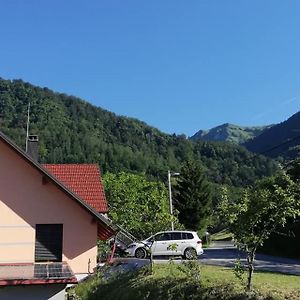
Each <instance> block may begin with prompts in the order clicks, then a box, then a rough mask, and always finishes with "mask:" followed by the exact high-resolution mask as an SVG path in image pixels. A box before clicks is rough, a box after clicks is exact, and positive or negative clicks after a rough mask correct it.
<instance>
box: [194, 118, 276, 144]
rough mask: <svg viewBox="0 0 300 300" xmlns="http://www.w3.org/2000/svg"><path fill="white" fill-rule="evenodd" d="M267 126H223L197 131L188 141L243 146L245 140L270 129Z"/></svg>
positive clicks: (269, 126) (227, 124)
mask: <svg viewBox="0 0 300 300" xmlns="http://www.w3.org/2000/svg"><path fill="white" fill-rule="evenodd" d="M271 127H272V125H268V126H256V127H243V126H238V125H234V124H229V123H226V124H223V125H220V126H217V127H214V128H211V129H209V130H199V131H198V132H197V133H195V134H194V135H193V136H192V137H190V140H193V141H199V140H200V141H223V142H231V143H234V144H243V143H245V142H246V141H247V140H249V139H252V138H254V137H256V136H259V135H260V134H261V133H263V132H264V131H265V130H266V129H269V128H271Z"/></svg>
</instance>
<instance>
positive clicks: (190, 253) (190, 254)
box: [184, 248, 197, 259]
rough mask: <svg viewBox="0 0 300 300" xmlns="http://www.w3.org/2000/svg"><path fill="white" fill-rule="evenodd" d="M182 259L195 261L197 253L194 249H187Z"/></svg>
mask: <svg viewBox="0 0 300 300" xmlns="http://www.w3.org/2000/svg"><path fill="white" fill-rule="evenodd" d="M184 257H185V258H186V259H196V258H197V252H196V250H195V249H194V248H187V249H185V251H184Z"/></svg>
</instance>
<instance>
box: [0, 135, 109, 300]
mask: <svg viewBox="0 0 300 300" xmlns="http://www.w3.org/2000/svg"><path fill="white" fill-rule="evenodd" d="M72 168H73V170H75V171H76V170H77V175H76V176H78V180H76V178H73V179H72V170H71V171H70V170H69V169H68V171H67V173H66V172H65V173H64V172H62V170H64V169H65V167H62V166H61V165H60V167H59V166H55V165H45V166H44V167H43V166H42V165H40V164H39V163H37V162H35V161H34V160H33V159H31V157H29V156H28V155H27V154H26V153H24V152H23V151H22V150H21V149H20V148H18V147H17V146H16V145H15V144H13V143H12V142H11V141H10V140H9V139H8V138H7V137H6V136H4V135H3V134H2V133H0V299H8V300H9V299H64V295H65V293H64V290H65V287H66V284H68V283H76V282H77V279H78V278H80V277H83V276H86V275H87V274H89V273H91V272H93V270H94V268H95V267H96V264H97V238H98V237H100V238H101V239H107V238H108V237H110V236H112V235H113V234H114V229H113V227H112V225H111V223H110V222H109V221H108V220H107V219H106V217H105V215H104V213H105V212H106V211H107V204H106V202H105V201H104V200H105V198H104V200H103V199H102V202H101V199H98V200H97V197H98V196H99V195H98V194H97V191H96V192H95V186H96V187H97V188H100V189H101V188H102V186H101V182H100V178H98V182H99V186H97V181H95V184H94V185H93V187H94V189H93V187H91V189H90V190H89V187H88V185H87V184H86V185H84V183H81V186H80V178H83V176H80V174H79V173H78V165H77V166H76V165H72V166H71V169H72ZM86 169H88V165H86ZM67 175H68V176H67ZM64 176H65V178H64ZM60 177H61V178H60ZM76 182H77V183H78V182H79V183H78V184H76ZM86 182H88V178H87V180H86ZM72 184H73V186H72ZM78 186H80V187H79V188H78ZM76 187H77V190H76ZM102 191H103V188H102ZM93 193H95V195H93ZM103 194H104V193H103ZM95 199H96V200H95ZM101 210H102V211H101ZM24 287H25V288H24ZM20 293H21V294H20ZM20 295H21V297H20Z"/></svg>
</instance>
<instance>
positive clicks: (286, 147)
mask: <svg viewBox="0 0 300 300" xmlns="http://www.w3.org/2000/svg"><path fill="white" fill-rule="evenodd" d="M245 146H246V148H247V149H249V150H250V151H253V152H257V153H262V154H264V155H267V156H270V157H278V156H282V157H284V158H287V159H291V158H295V157H297V156H299V154H300V152H299V151H300V112H297V113H296V114H294V115H293V116H291V117H290V118H289V119H288V120H286V121H284V122H282V123H280V124H278V125H275V126H273V127H272V128H270V129H269V130H267V131H265V132H264V133H262V134H261V135H260V136H258V137H256V138H254V139H253V140H250V141H248V142H246V143H245Z"/></svg>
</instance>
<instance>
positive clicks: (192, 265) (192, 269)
mask: <svg viewBox="0 0 300 300" xmlns="http://www.w3.org/2000/svg"><path fill="white" fill-rule="evenodd" d="M178 269H179V270H180V271H181V272H183V273H184V274H185V275H186V276H187V277H188V278H191V279H193V280H196V281H199V280H200V278H201V266H200V264H199V262H198V261H197V260H196V259H193V260H188V261H184V262H183V263H182V264H181V265H179V266H178Z"/></svg>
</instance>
